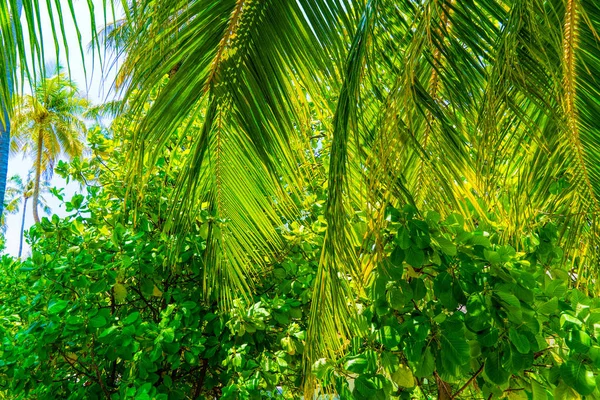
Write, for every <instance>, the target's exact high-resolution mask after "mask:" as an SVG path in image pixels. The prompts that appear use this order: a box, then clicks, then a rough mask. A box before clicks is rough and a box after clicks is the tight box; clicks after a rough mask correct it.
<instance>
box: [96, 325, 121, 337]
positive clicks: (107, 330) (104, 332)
mask: <svg viewBox="0 0 600 400" xmlns="http://www.w3.org/2000/svg"><path fill="white" fill-rule="evenodd" d="M116 329H117V327H116V326H111V327H108V328H106V329H105V330H103V331H102V333H101V334H100V335H98V339H102V338H105V337H107V336H109V335H110V334H112V333H113V332H114V331H115V330H116Z"/></svg>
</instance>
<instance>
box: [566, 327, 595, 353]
mask: <svg viewBox="0 0 600 400" xmlns="http://www.w3.org/2000/svg"><path fill="white" fill-rule="evenodd" d="M566 342H567V346H569V348H570V349H571V350H573V351H574V352H576V353H583V354H587V352H588V351H589V350H590V347H591V346H592V339H591V338H590V335H588V334H587V333H585V332H584V331H580V330H572V331H570V332H569V333H568V334H567V338H566Z"/></svg>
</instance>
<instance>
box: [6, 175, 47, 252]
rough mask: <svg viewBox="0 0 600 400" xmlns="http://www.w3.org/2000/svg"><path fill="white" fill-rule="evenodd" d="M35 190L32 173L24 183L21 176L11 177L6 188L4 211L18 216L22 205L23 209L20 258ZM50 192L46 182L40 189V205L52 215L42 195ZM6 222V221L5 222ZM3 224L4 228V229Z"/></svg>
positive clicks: (45, 211)
mask: <svg viewBox="0 0 600 400" xmlns="http://www.w3.org/2000/svg"><path fill="white" fill-rule="evenodd" d="M33 188H34V182H33V180H32V179H31V172H29V174H28V175H27V181H26V182H23V179H22V178H21V177H20V176H19V175H14V176H12V177H10V179H9V180H8V185H7V186H6V197H5V202H4V210H5V212H6V213H7V214H16V213H17V212H18V211H19V208H20V207H21V205H22V206H23V209H22V210H21V215H22V216H21V234H20V236H19V237H20V240H19V254H18V257H19V258H20V257H21V254H22V252H23V239H24V232H25V215H26V213H27V202H28V201H29V199H31V196H33ZM46 191H48V184H47V182H44V183H43V184H42V187H41V189H40V192H41V193H40V197H39V204H40V206H41V207H42V210H44V213H46V214H49V213H50V211H51V210H50V207H49V206H48V203H47V201H46V200H45V199H44V197H43V195H42V193H44V192H46ZM3 222H4V221H3ZM4 227H5V226H4V223H3V228H4Z"/></svg>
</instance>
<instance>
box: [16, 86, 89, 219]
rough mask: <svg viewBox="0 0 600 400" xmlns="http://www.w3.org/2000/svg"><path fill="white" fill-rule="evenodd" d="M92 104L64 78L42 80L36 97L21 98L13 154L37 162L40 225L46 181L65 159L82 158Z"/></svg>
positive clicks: (36, 197) (35, 198)
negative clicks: (86, 118)
mask: <svg viewBox="0 0 600 400" xmlns="http://www.w3.org/2000/svg"><path fill="white" fill-rule="evenodd" d="M87 105H88V103H87V101H86V100H85V99H83V98H82V97H80V96H79V93H78V91H77V87H76V86H75V84H74V83H72V82H71V81H70V80H68V79H67V78H66V77H65V76H64V75H62V74H58V75H55V76H53V77H49V78H44V79H42V80H40V81H39V82H38V83H37V84H36V86H35V88H34V93H33V94H32V95H25V96H20V97H18V98H17V105H16V109H15V114H14V117H13V120H12V126H13V128H12V129H13V133H14V136H13V150H14V151H15V152H18V153H23V154H24V155H27V156H30V157H31V158H32V159H33V169H34V176H33V194H32V209H33V218H34V220H35V222H36V223H39V222H40V218H39V215H38V204H39V197H40V186H41V183H42V179H45V180H49V179H50V177H51V176H52V173H53V171H54V165H55V163H56V160H57V159H58V158H59V157H61V156H66V157H68V158H74V157H77V156H81V154H82V152H83V148H84V136H85V132H86V127H85V124H84V121H83V119H82V114H83V113H84V112H85V109H86V107H87Z"/></svg>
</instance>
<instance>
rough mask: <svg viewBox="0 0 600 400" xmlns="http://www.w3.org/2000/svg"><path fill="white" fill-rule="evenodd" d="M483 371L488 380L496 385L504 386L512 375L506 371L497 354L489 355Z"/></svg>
mask: <svg viewBox="0 0 600 400" xmlns="http://www.w3.org/2000/svg"><path fill="white" fill-rule="evenodd" d="M483 371H484V372H485V375H486V376H487V378H488V380H489V381H490V382H492V383H495V384H496V385H504V384H505V383H506V382H507V381H508V378H509V377H510V373H509V372H508V371H506V370H505V369H504V367H503V366H502V361H501V358H500V356H499V355H498V353H496V352H492V353H490V354H489V355H488V357H487V359H486V360H485V367H484V370H483Z"/></svg>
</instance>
